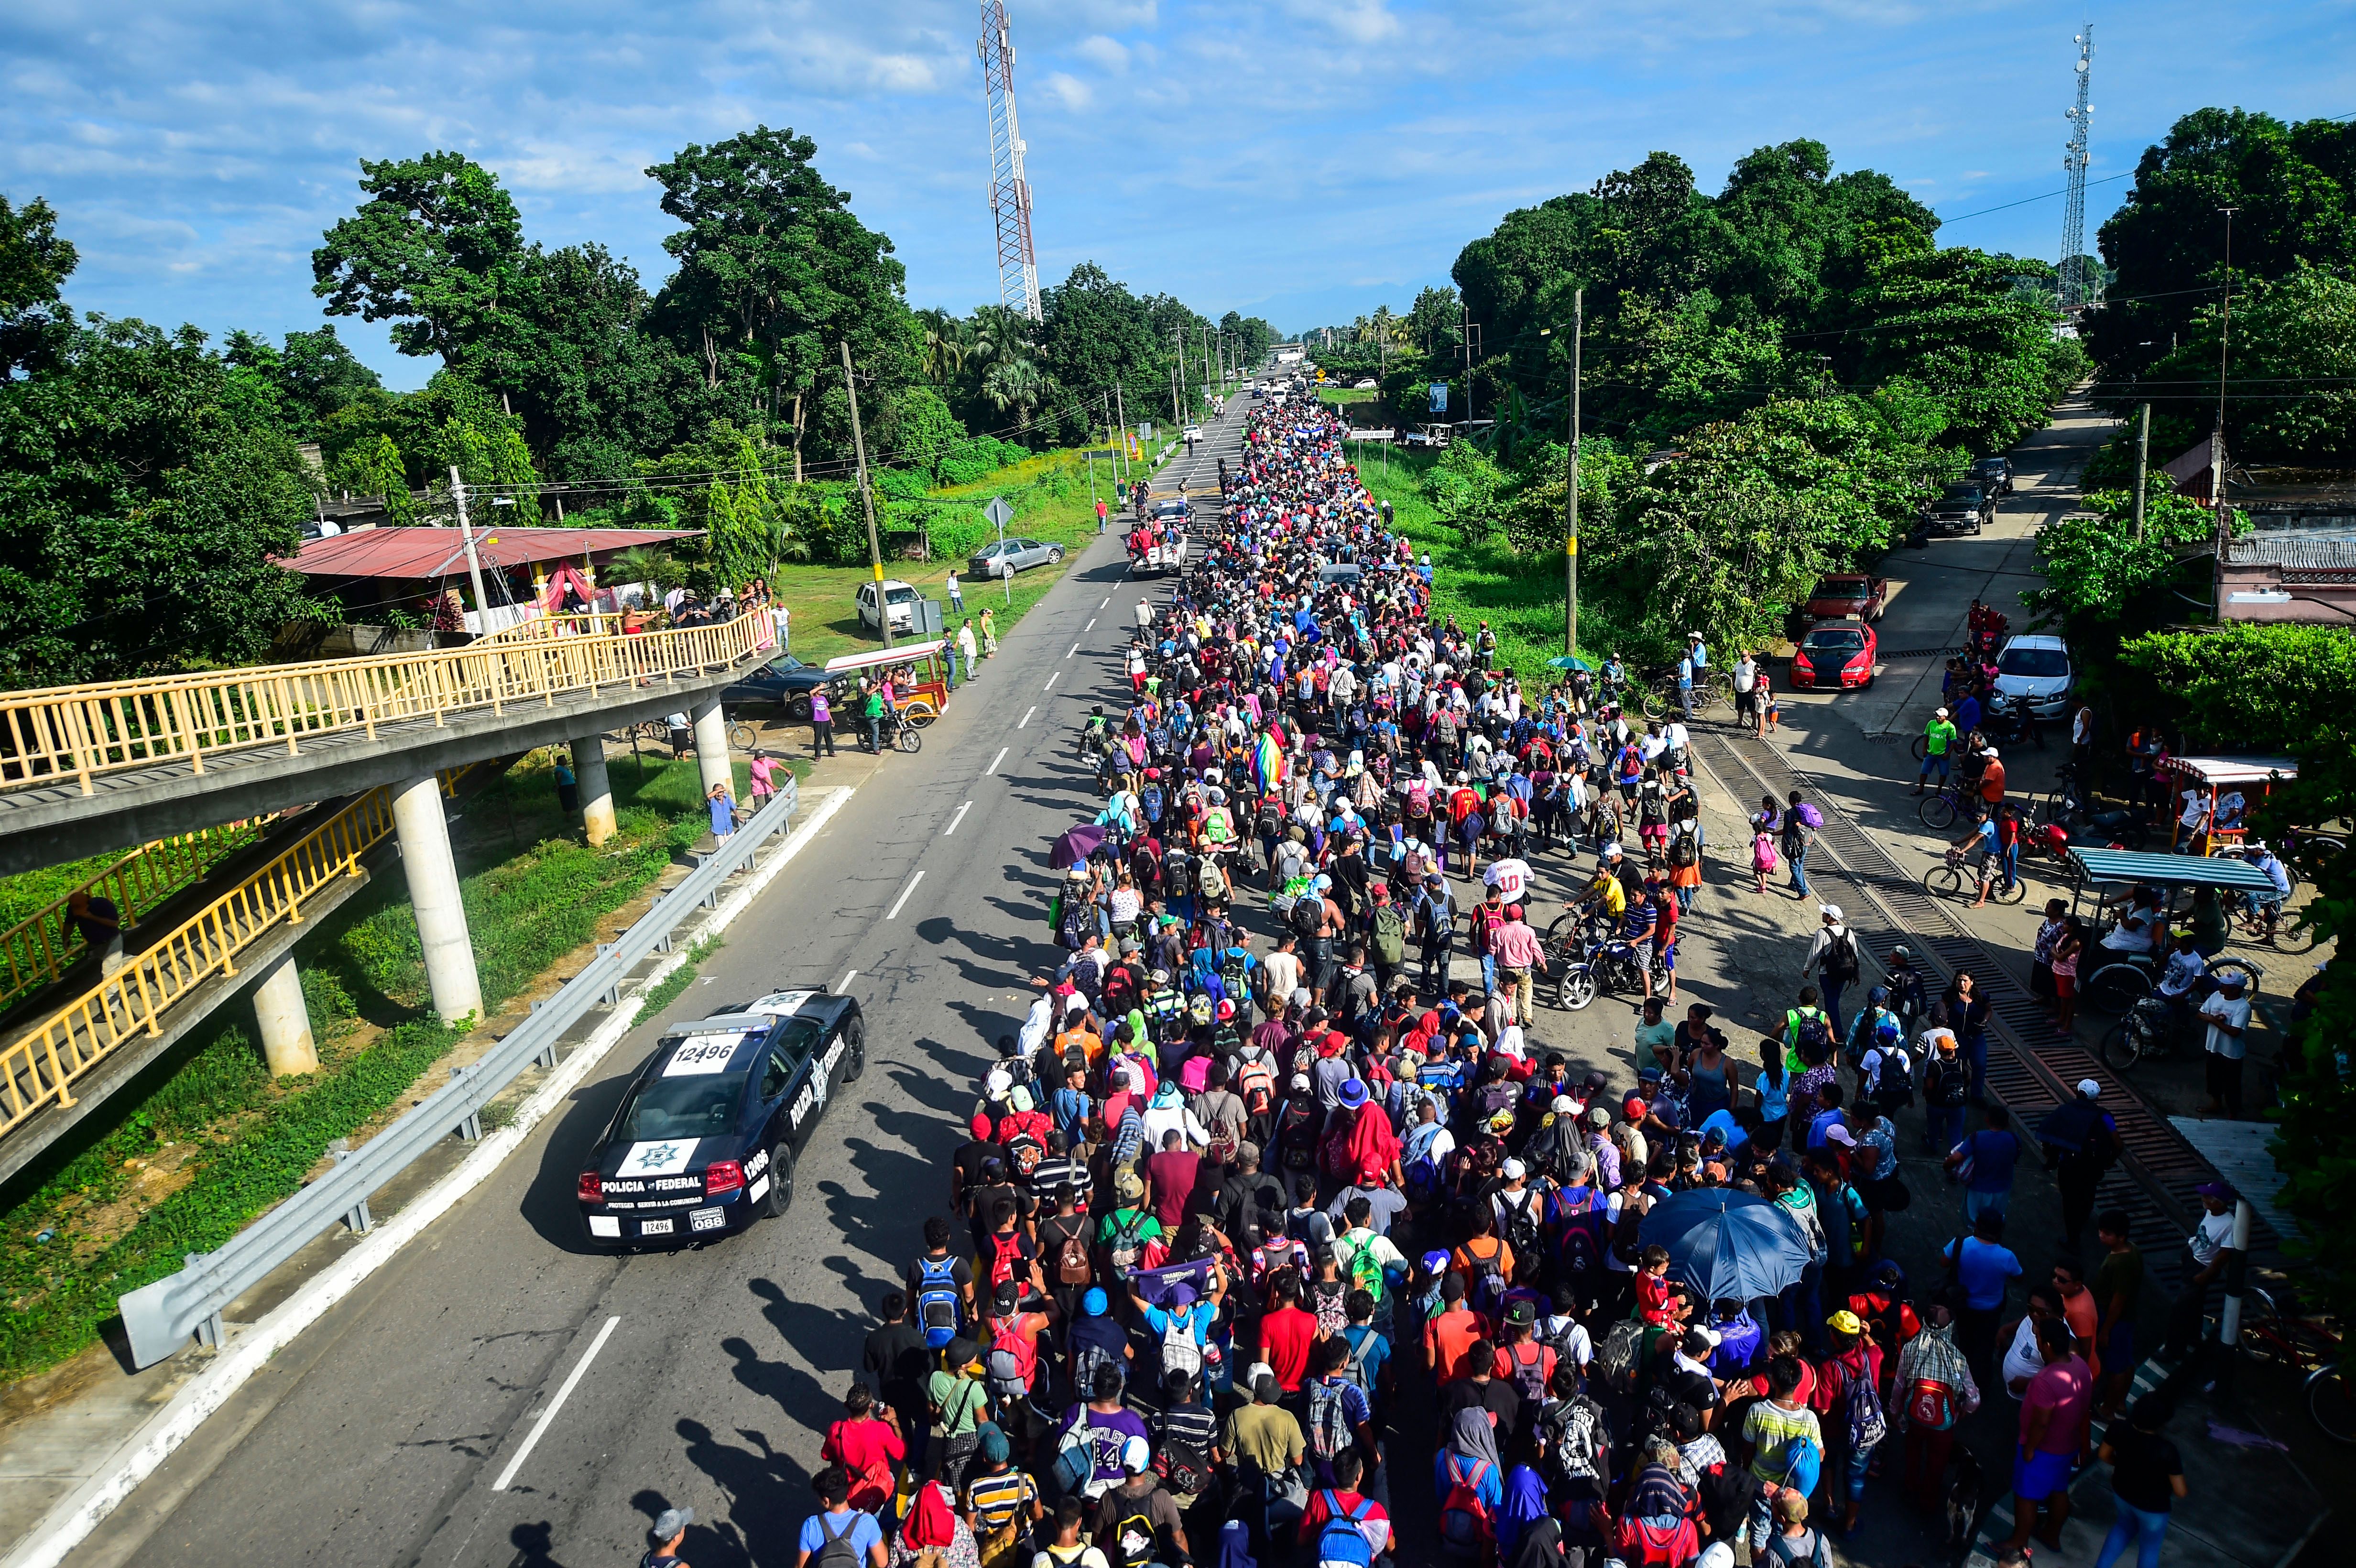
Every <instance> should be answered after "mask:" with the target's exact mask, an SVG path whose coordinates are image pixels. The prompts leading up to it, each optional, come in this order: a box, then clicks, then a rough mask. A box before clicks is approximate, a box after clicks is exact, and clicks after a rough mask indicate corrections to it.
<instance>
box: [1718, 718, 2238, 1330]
mask: <svg viewBox="0 0 2356 1568" xmlns="http://www.w3.org/2000/svg"><path fill="white" fill-rule="evenodd" d="M1694 746H1695V750H1696V753H1697V755H1698V756H1700V757H1701V758H1702V759H1703V761H1704V763H1706V764H1708V766H1709V767H1710V769H1711V771H1712V772H1713V773H1717V774H1718V778H1719V784H1722V785H1724V786H1726V787H1727V789H1728V790H1729V792H1730V794H1732V795H1734V796H1735V798H1736V799H1738V800H1740V799H1749V798H1754V797H1755V795H1757V794H1760V793H1765V794H1769V795H1773V796H1774V797H1775V798H1776V799H1778V800H1782V799H1784V798H1786V797H1787V796H1788V795H1789V794H1790V792H1791V791H1793V790H1794V789H1798V790H1803V791H1804V792H1806V794H1807V795H1808V798H1809V799H1810V800H1811V801H1812V802H1813V803H1814V804H1815V806H1816V807H1817V809H1818V810H1820V811H1822V812H1823V813H1824V817H1825V826H1824V828H1823V830H1822V831H1821V832H1819V833H1818V834H1817V836H1816V843H1815V853H1813V854H1811V856H1810V857H1809V866H1808V870H1809V875H1810V880H1812V881H1813V880H1820V879H1822V880H1837V881H1841V882H1846V883H1847V884H1848V886H1849V888H1850V889H1852V890H1854V895H1853V897H1851V896H1845V897H1844V898H1843V899H1842V905H1843V909H1842V912H1843V913H1845V914H1847V916H1848V920H1847V924H1848V927H1849V929H1850V930H1851V931H1853V932H1855V933H1857V937H1858V945H1859V947H1860V948H1861V949H1862V950H1864V951H1867V952H1869V953H1871V954H1873V955H1874V956H1875V957H1876V958H1877V959H1879V960H1880V961H1882V962H1883V964H1884V965H1887V962H1888V959H1889V956H1890V949H1891V948H1892V947H1894V946H1896V945H1897V944H1900V943H1901V942H1902V943H1904V944H1906V945H1907V946H1908V947H1909V948H1910V949H1912V951H1913V952H1914V953H1915V954H1916V955H1918V956H1920V957H1922V958H1925V959H1927V960H1928V961H1929V964H1930V967H1931V968H1932V970H1933V971H1934V972H1935V973H1936V974H1937V976H1939V977H1940V978H1941V979H1942V980H1944V979H1951V978H1953V977H1954V974H1955V972H1956V971H1957V970H1961V969H1968V970H1970V971H1971V974H1972V977H1973V979H1974V980H1975V981H1976V982H1977V984H1978V987H1979V989H1980V992H1981V994H1982V995H1984V996H1986V997H1987V998H1988V1003H1989V1029H1988V1035H1989V1040H1988V1061H1987V1082H1988V1087H1989V1089H1990V1090H1991V1091H1992V1092H1993V1093H1995V1094H1996V1095H1997V1098H1998V1099H1999V1100H2000V1101H2001V1102H2002V1103H2003V1104H2004V1105H2005V1106H2006V1107H2007V1108H2008V1109H2009V1110H2010V1111H2011V1112H2012V1115H2013V1120H2014V1123H2015V1125H2016V1130H2017V1131H2018V1132H2019V1135H2020V1136H2021V1138H2022V1140H2023V1142H2024V1143H2025V1144H2027V1145H2028V1146H2029V1147H2035V1146H2036V1141H2037V1136H2036V1127H2037V1124H2038V1123H2040V1122H2041V1121H2042V1120H2044V1118H2045V1115H2046V1113H2047V1112H2048V1111H2051V1109H2052V1108H2053V1107H2054V1106H2056V1105H2058V1104H2061V1102H2062V1101H2063V1100H2064V1099H2065V1098H2067V1097H2069V1096H2071V1095H2073V1094H2075V1093H2077V1083H2078V1081H2079V1080H2080V1079H2082V1078H2091V1079H2093V1080H2094V1081H2095V1082H2096V1083H2100V1084H2102V1086H2103V1105H2104V1109H2105V1110H2108V1111H2109V1112H2110V1113H2111V1115H2113V1117H2115V1119H2116V1120H2117V1122H2118V1127H2119V1137H2120V1141H2121V1142H2122V1143H2123V1144H2124V1145H2125V1146H2126V1154H2125V1157H2124V1158H2123V1159H2122V1160H2121V1161H2120V1162H2119V1164H2117V1165H2116V1166H2114V1167H2113V1168H2111V1170H2110V1171H2109V1172H2108V1173H2107V1174H2106V1175H2105V1176H2104V1178H2103V1183H2102V1186H2101V1187H2100V1188H2099V1189H2097V1192H2096V1198H2095V1208H2096V1211H2098V1212H2099V1211H2101V1210H2103V1209H2105V1208H2117V1209H2120V1210H2124V1211H2126V1214H2127V1216H2128V1219H2129V1221H2130V1233H2131V1235H2132V1236H2133V1238H2134V1241H2135V1243H2136V1245H2137V1246H2139V1247H2141V1248H2142V1249H2143V1254H2144V1261H2145V1263H2146V1264H2147V1266H2148V1267H2149V1268H2150V1270H2151V1272H2152V1275H2153V1277H2154V1278H2155V1279H2157V1280H2158V1282H2159V1283H2160V1285H2162V1286H2163V1287H2164V1288H2165V1289H2167V1290H2169V1292H2170V1293H2173V1292H2174V1291H2175V1290H2176V1289H2177V1287H2178V1286H2179V1285H2180V1284H2181V1283H2182V1279H2183V1275H2182V1270H2181V1269H2180V1267H2179V1260H2180V1258H2181V1257H2182V1254H2183V1244H2182V1243H2183V1237H2184V1235H2185V1232H2188V1231H2190V1229H2191V1227H2192V1223H2193V1216H2194V1215H2195V1214H2196V1213H2197V1212H2198V1211H2199V1210H2200V1203H2199V1200H2198V1198H2197V1196H2196V1195H2195V1189H2197V1188H2198V1187H2199V1186H2200V1185H2201V1183H2203V1182H2206V1181H2214V1180H2217V1179H2218V1174H2217V1171H2216V1169H2215V1168H2214V1167H2212V1166H2211V1165H2210V1163H2209V1162H2208V1161H2207V1160H2205V1159H2203V1158H2201V1156H2200V1155H2199V1154H2198V1153H2196V1152H2195V1151H2194V1150H2193V1148H2192V1147H2191V1145H2190V1144H2188V1143H2186V1142H2185V1141H2184V1139H2183V1137H2182V1136H2180V1135H2179V1134H2178V1133H2177V1131H2176V1129H2175V1128H2174V1127H2171V1126H2170V1125H2169V1124H2168V1119H2167V1118H2166V1117H2165V1116H2163V1115H2160V1113H2159V1112H2158V1110H2156V1109H2155V1108H2154V1107H2153V1106H2152V1105H2151V1104H2149V1102H2147V1101H2146V1100H2145V1099H2144V1098H2143V1096H2142V1095H2141V1094H2139V1093H2136V1090H2135V1088H2134V1086H2133V1085H2131V1084H2130V1083H2127V1082H2126V1080H2125V1079H2123V1078H2121V1077H2120V1076H2119V1075H2118V1074H2117V1073H2115V1072H2112V1071H2111V1070H2110V1068H2109V1067H2107V1066H2105V1065H2104V1063H2103V1062H2102V1061H2101V1060H2100V1059H2099V1058H2097V1057H2096V1056H2095V1055H2094V1052H2093V1051H2089V1050H2087V1049H2086V1048H2085V1047H2084V1046H2083V1045H2081V1044H2079V1043H2078V1042H2077V1041H2076V1040H2063V1039H2061V1038H2060V1037H2059V1036H2057V1035H2056V1033H2055V1031H2054V1029H2053V1025H2052V1023H2051V1020H2050V1019H2048V1018H2047V1016H2046V1013H2045V1010H2044V1008H2041V1007H2040V1006H2039V1005H2038V1002H2037V1000H2036V998H2035V997H2032V996H2030V995H2029V987H2028V985H2027V983H2026V981H2027V974H2028V964H2027V955H2000V954H1998V953H1997V952H1996V951H1995V950H1994V949H1992V948H1990V947H1988V946H1987V944H1984V943H1983V942H1981V941H1980V939H1979V938H1978V937H1977V936H1976V935H1975V934H1974V933H1972V931H1971V929H1970V928H1969V927H1968V926H1966V925H1965V923H1963V922H1962V921H1961V920H1959V919H1957V918H1956V916H1955V913H1954V911H1953V910H1951V909H1950V908H1948V907H1947V906H1946V905H1945V904H1944V903H1942V902H1941V901H1939V900H1937V899H1934V898H1933V897H1931V896H1930V895H1929V894H1928V893H1926V892H1924V891H1922V885H1921V884H1920V883H1919V882H1917V881H1916V880H1914V879H1912V878H1911V877H1909V876H1907V875H1906V873H1905V872H1904V871H1902V870H1901V869H1899V866H1898V863H1897V862H1896V861H1895V860H1893V859H1890V856H1889V854H1888V853H1887V852H1886V851H1884V850H1883V849H1882V848H1881V847H1880V846H1879V844H1876V843H1875V842H1874V841H1873V840H1872V838H1871V837H1869V836H1868V835H1867V834H1866V832H1865V830H1864V829H1863V828H1862V827H1858V825H1857V823H1856V822H1855V821H1853V820H1852V819H1851V818H1850V817H1849V816H1848V815H1847V813H1846V812H1844V811H1841V810H1840V809H1838V808H1837V807H1836V806H1834V805H1832V804H1830V802H1829V801H1828V800H1827V799H1826V795H1825V792H1824V791H1823V790H1822V789H1821V788H1820V787H1819V786H1818V785H1817V784H1816V781H1815V780H1814V779H1813V778H1811V777H1809V776H1808V775H1807V774H1806V773H1802V772H1801V771H1800V770H1799V769H1797V768H1795V767H1794V766H1793V765H1792V764H1791V763H1790V762H1789V761H1788V760H1787V759H1786V757H1785V756H1784V754H1783V752H1779V751H1777V750H1776V749H1775V748H1773V747H1772V746H1770V745H1768V744H1766V743H1765V742H1763V741H1760V740H1759V739H1757V738H1756V737H1754V736H1751V735H1748V734H1745V733H1742V732H1741V731H1731V730H1726V731H1717V730H1714V731H1706V732H1700V733H1697V734H1696V735H1695V736H1694ZM1743 777H1747V778H1749V779H1750V780H1751V781H1753V782H1754V784H1755V786H1756V787H1755V788H1753V789H1752V790H1751V794H1749V795H1746V794H1745V793H1744V790H1743V788H1742V787H1741V786H1740V784H1739V782H1738V781H1739V780H1740V779H1741V778H1743ZM1819 856H1822V857H1824V858H1825V859H1824V860H1819V859H1818V857H1819ZM1826 861H1828V862H1829V863H1826ZM1930 978H1931V976H1927V975H1926V976H1925V979H1926V980H1928V979H1930ZM2251 1240H2252V1250H2253V1251H2267V1250H2272V1249H2275V1248H2276V1247H2277V1246H2278V1245H2279V1244H2280V1240H2281V1238H2279V1237H2277V1236H2276V1235H2275V1233H2274V1232H2273V1231H2272V1230H2271V1229H2269V1228H2268V1227H2267V1226H2266V1224H2265V1221H2259V1222H2258V1223H2257V1226H2256V1228H2255V1230H2254V1232H2253V1234H2252V1238H2251Z"/></svg>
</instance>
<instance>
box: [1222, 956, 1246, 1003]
mask: <svg viewBox="0 0 2356 1568" xmlns="http://www.w3.org/2000/svg"><path fill="white" fill-rule="evenodd" d="M1219 978H1220V980H1221V981H1223V982H1224V983H1225V984H1226V988H1227V1000H1229V1001H1231V1002H1233V1003H1235V1005H1236V1008H1237V1010H1238V1011H1240V1010H1241V1009H1242V1008H1243V1005H1244V1002H1245V1000H1246V998H1248V997H1249V996H1250V995H1251V955H1250V954H1249V953H1248V952H1246V951H1244V949H1242V948H1240V947H1237V946H1235V945H1233V944H1228V945H1226V948H1225V949H1224V950H1223V951H1222V952H1221V953H1220V955H1219Z"/></svg>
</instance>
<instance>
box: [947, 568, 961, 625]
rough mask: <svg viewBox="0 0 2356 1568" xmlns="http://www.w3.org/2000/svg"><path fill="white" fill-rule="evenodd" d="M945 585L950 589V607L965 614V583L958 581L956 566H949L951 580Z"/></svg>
mask: <svg viewBox="0 0 2356 1568" xmlns="http://www.w3.org/2000/svg"><path fill="white" fill-rule="evenodd" d="M944 586H946V587H947V588H948V593H949V608H950V609H952V610H954V611H956V612H957V613H958V614H960V615H962V614H964V613H965V584H964V583H962V582H959V581H958V574H957V568H956V567H954V566H952V567H950V568H949V580H948V582H947V583H946V584H945V585H944Z"/></svg>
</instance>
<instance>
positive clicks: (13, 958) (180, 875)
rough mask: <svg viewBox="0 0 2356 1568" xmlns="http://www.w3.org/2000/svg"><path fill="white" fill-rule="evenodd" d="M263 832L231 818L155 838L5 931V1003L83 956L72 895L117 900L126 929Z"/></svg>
mask: <svg viewBox="0 0 2356 1568" xmlns="http://www.w3.org/2000/svg"><path fill="white" fill-rule="evenodd" d="M258 830H259V824H258V823H255V822H233V823H230V824H227V825H225V826H223V827H206V828H201V829H199V830H198V831H197V832H194V833H183V834H180V835H178V836H177V837H171V838H158V839H156V840H155V842H153V843H151V844H146V845H143V846H141V847H140V848H137V849H134V850H133V851H132V852H131V853H130V854H128V855H125V856H123V857H122V858H121V859H118V860H115V861H113V862H112V864H110V865H108V866H107V867H106V868H105V869H103V870H102V871H100V872H99V873H98V874H97V875H95V876H93V877H91V878H90V879H89V880H86V881H83V882H82V883H80V885H79V886H76V887H73V888H69V889H68V890H67V891H65V892H64V893H63V894H61V895H59V898H58V900H57V901H55V902H53V903H51V904H50V905H49V906H48V908H47V909H44V910H41V911H39V912H37V913H34V914H30V915H27V916H26V917H25V918H24V919H23V920H20V921H18V922H17V923H16V924H15V925H13V926H11V927H9V928H8V929H7V930H6V931H5V932H0V963H5V965H6V967H5V972H0V1007H6V1006H7V1005H8V1004H9V1003H11V1002H13V1001H15V1000H16V998H17V997H21V996H23V995H24V994H25V993H26V992H27V991H31V990H36V989H37V988H38V987H43V986H48V985H54V984H55V983H56V982H57V981H58V980H59V978H60V977H62V976H64V974H65V972H66V970H67V969H68V968H70V967H71V966H72V965H74V964H75V963H77V962H79V961H80V958H81V956H82V954H83V952H84V951H85V946H84V944H83V942H82V939H81V936H80V933H78V932H76V931H75V930H74V928H73V926H72V925H71V923H70V922H69V921H68V919H67V904H68V901H70V899H71V898H72V897H73V895H74V894H75V893H88V894H89V895H90V896H91V898H93V899H104V900H105V901H107V902H109V903H111V904H112V905H113V906H114V908H115V912H116V913H117V914H118V915H120V916H121V918H122V921H123V926H124V928H125V929H128V928H130V927H131V926H133V925H134V924H136V923H138V920H139V917H140V916H141V915H142V914H144V913H145V912H147V911H149V910H152V909H154V908H155V906H156V905H158V904H160V903H162V902H163V901H165V900H166V899H168V898H170V897H172V896H173V895H174V894H175V893H177V892H178V891H180V890H181V889H183V888H185V887H187V886H188V885H189V884H190V883H192V882H195V881H198V880H200V879H202V878H203V877H204V876H205V874H206V873H207V872H209V871H210V870H211V869H213V868H214V867H215V866H217V865H219V864H220V862H221V861H222V860H224V859H228V858H229V857H230V855H232V854H235V853H236V852H237V851H238V850H240V849H241V848H244V847H245V846H246V845H247V844H249V843H251V842H252V840H253V837H254V835H255V833H256V832H257V831H258Z"/></svg>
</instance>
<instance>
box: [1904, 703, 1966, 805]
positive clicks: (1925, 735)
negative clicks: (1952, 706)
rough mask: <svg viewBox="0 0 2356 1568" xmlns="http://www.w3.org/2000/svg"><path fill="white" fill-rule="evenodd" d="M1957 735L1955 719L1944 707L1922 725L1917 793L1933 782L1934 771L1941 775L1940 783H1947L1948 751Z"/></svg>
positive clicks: (1915, 778)
mask: <svg viewBox="0 0 2356 1568" xmlns="http://www.w3.org/2000/svg"><path fill="white" fill-rule="evenodd" d="M1955 735H1956V731H1955V725H1954V720H1953V719H1951V718H1949V717H1948V714H1947V710H1946V709H1944V708H1942V709H1938V710H1937V711H1936V712H1934V713H1933V714H1932V715H1931V721H1930V722H1929V723H1928V724H1925V725H1923V726H1922V772H1921V773H1917V774H1915V775H1914V793H1915V794H1916V795H1921V794H1922V788H1923V786H1924V785H1925V784H1929V783H1930V782H1931V775H1932V774H1933V773H1937V774H1938V775H1939V783H1940V784H1942V785H1944V784H1946V782H1947V766H1948V756H1947V753H1948V752H1949V750H1950V749H1951V748H1953V747H1954V743H1955Z"/></svg>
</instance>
